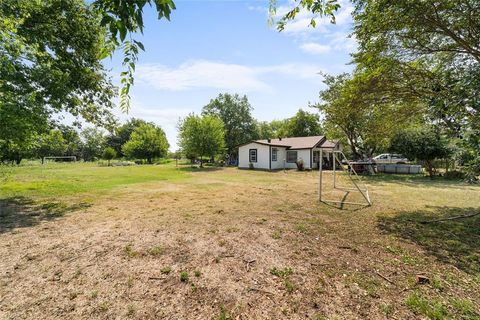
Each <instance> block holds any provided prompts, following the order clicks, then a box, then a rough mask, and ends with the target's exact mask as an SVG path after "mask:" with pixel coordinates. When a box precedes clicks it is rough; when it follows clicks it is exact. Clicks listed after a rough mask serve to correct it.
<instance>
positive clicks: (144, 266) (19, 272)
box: [0, 164, 480, 319]
mask: <svg viewBox="0 0 480 320" xmlns="http://www.w3.org/2000/svg"><path fill="white" fill-rule="evenodd" d="M2 177H3V178H2V180H1V184H0V255H1V256H2V260H1V261H0V318H1V319H10V318H22V319H23V318H31V319H41V318H54V319H55V318H57V319H64V318H82V319H91V318H102V319H103V318H107V319H119V318H120V319H122V318H137V319H145V318H168V319H265V318H267V319H359V318H368V319H385V318H392V319H414V318H419V319H423V318H431V319H452V318H453V319H479V318H480V216H475V217H471V218H465V219H456V220H446V221H440V222H428V221H431V220H435V219H440V218H446V217H452V216H458V215H467V214H471V213H475V212H478V210H480V187H478V186H472V185H467V184H463V183H459V182H452V181H445V180H433V181H430V180H429V179H428V178H423V177H418V176H399V175H388V176H375V177H369V178H368V179H366V184H367V185H368V188H369V190H370V193H371V197H372V200H373V206H371V207H360V206H349V207H344V208H343V209H342V210H340V209H338V208H336V207H334V206H332V205H327V204H320V203H318V201H317V190H318V176H317V173H316V172H296V171H288V172H286V173H284V172H258V171H249V170H237V169H235V168H225V169H223V168H208V169H203V170H200V169H191V168H189V167H181V168H178V169H177V168H175V166H174V165H172V164H166V165H152V166H148V165H144V166H132V167H99V166H97V165H95V164H61V165H60V164H49V165H47V166H43V167H42V166H26V167H18V168H10V169H8V173H7V174H6V175H3V176H2ZM331 182H332V177H331V175H330V174H329V173H326V174H325V177H324V183H325V191H326V194H325V197H328V198H332V199H338V200H339V199H342V198H343V197H345V193H342V192H339V191H334V190H332V189H331V188H330V187H329V186H330V185H331ZM340 182H341V183H342V184H344V185H347V183H348V181H347V180H346V179H345V178H340ZM346 199H347V200H348V201H354V200H361V198H360V196H359V195H358V194H354V193H351V194H348V196H347V197H346ZM419 275H421V276H422V277H426V279H427V280H426V281H424V283H419V282H418V281H417V277H418V276H419Z"/></svg>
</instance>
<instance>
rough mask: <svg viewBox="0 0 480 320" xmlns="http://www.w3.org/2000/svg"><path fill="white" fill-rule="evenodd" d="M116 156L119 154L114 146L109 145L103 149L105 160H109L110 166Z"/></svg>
mask: <svg viewBox="0 0 480 320" xmlns="http://www.w3.org/2000/svg"><path fill="white" fill-rule="evenodd" d="M116 156H117V152H116V151H115V149H113V148H110V147H108V148H106V149H105V150H104V151H103V158H104V159H105V160H108V165H109V166H110V160H112V159H113V158H115V157H116Z"/></svg>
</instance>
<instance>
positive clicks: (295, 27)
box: [275, 0, 354, 38]
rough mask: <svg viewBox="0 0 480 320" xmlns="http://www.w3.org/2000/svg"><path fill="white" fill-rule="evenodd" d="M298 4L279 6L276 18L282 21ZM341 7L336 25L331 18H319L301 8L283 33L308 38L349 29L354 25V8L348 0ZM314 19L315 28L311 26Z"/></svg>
mask: <svg viewBox="0 0 480 320" xmlns="http://www.w3.org/2000/svg"><path fill="white" fill-rule="evenodd" d="M296 4H297V3H296V2H292V1H290V4H289V5H285V6H279V7H278V8H277V13H276V15H275V18H276V19H277V20H278V19H280V18H281V17H283V16H284V15H285V14H286V13H287V12H289V11H290V10H292V9H293V8H294V6H295V5H296ZM340 6H341V7H340V9H339V10H338V11H337V12H335V13H334V15H335V24H332V23H331V18H330V17H329V16H325V17H318V16H317V15H315V14H312V13H311V12H310V11H308V10H306V9H304V8H301V9H300V11H299V12H298V13H297V15H296V16H295V19H294V20H292V21H288V22H287V24H286V25H285V29H284V31H283V32H285V33H286V34H289V35H292V36H295V37H302V38H308V37H309V36H311V35H312V34H318V33H320V34H323V33H329V32H330V30H331V29H333V28H337V29H338V28H344V27H348V26H349V25H350V24H351V23H352V12H353V10H354V7H353V6H352V4H351V3H350V2H349V1H347V0H343V1H340ZM312 19H314V20H315V23H316V26H315V28H313V27H311V26H310V22H311V20H312Z"/></svg>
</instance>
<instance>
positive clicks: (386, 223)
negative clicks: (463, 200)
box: [378, 207, 480, 274]
mask: <svg viewBox="0 0 480 320" xmlns="http://www.w3.org/2000/svg"><path fill="white" fill-rule="evenodd" d="M431 208H432V211H426V210H425V211H411V212H402V213H399V214H397V215H395V216H394V217H382V218H380V220H379V223H378V226H379V228H380V229H381V230H382V231H383V232H385V233H389V234H394V235H395V236H397V237H400V238H403V239H406V240H409V241H412V242H414V243H416V244H418V245H420V246H421V247H423V249H425V250H426V252H427V253H429V254H431V255H433V256H435V257H437V259H438V260H440V261H442V262H445V263H449V264H452V265H454V266H456V267H457V268H459V269H461V270H463V271H465V272H467V273H471V274H478V273H480V215H476V216H473V217H466V218H460V219H453V220H445V221H434V220H438V219H444V218H451V217H456V216H465V215H471V214H475V213H477V212H480V208H456V207H431Z"/></svg>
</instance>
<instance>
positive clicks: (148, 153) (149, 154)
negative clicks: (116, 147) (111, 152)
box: [122, 123, 169, 163]
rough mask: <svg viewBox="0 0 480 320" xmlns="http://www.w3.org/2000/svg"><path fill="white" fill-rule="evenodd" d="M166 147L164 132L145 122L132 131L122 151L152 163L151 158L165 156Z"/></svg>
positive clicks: (131, 156) (129, 155)
mask: <svg viewBox="0 0 480 320" xmlns="http://www.w3.org/2000/svg"><path fill="white" fill-rule="evenodd" d="M168 148H169V144H168V141H167V138H166V136H165V132H163V130H162V129H161V128H160V127H156V126H154V125H152V124H149V123H146V124H142V125H140V126H139V127H137V128H136V129H135V130H134V131H133V132H132V134H131V135H130V140H128V141H127V143H125V144H124V145H123V147H122V151H123V153H124V154H125V155H126V156H127V157H129V158H138V159H146V160H147V162H148V163H152V160H153V158H157V157H165V156H166V155H167V152H168Z"/></svg>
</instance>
